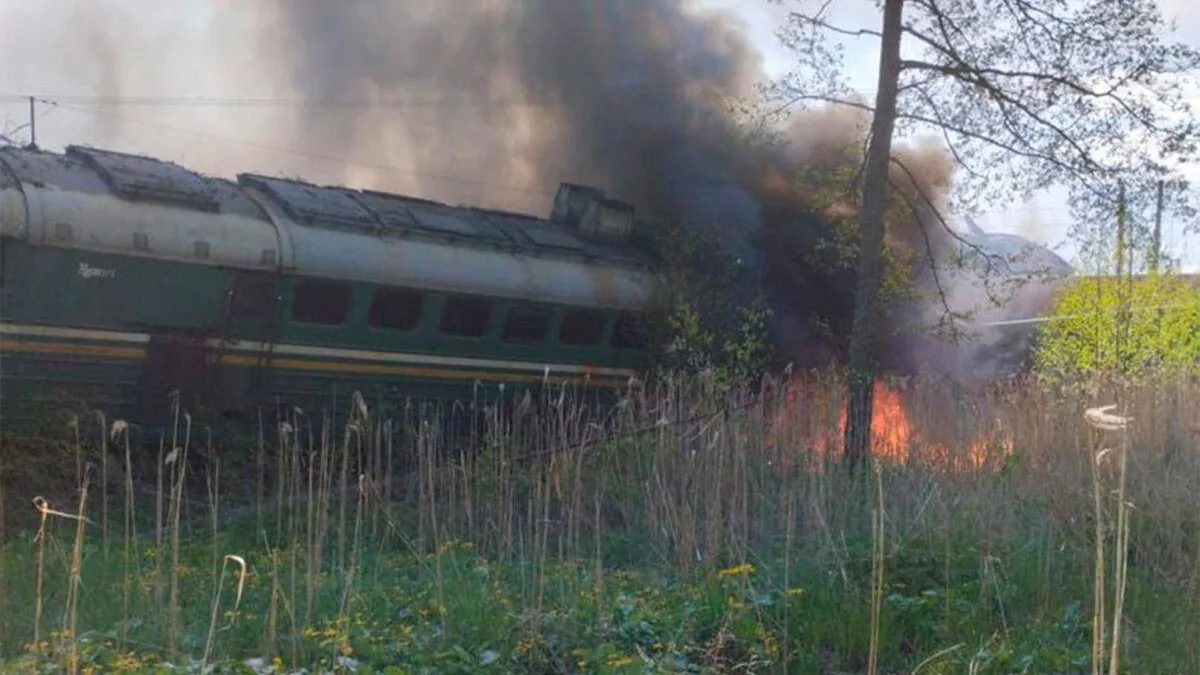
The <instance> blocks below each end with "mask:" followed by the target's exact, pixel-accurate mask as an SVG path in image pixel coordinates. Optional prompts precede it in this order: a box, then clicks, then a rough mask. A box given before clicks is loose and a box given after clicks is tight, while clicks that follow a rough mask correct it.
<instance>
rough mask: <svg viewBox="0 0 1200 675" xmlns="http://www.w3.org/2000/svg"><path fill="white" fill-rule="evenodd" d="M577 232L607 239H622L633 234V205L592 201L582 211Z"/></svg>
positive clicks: (601, 199)
mask: <svg viewBox="0 0 1200 675" xmlns="http://www.w3.org/2000/svg"><path fill="white" fill-rule="evenodd" d="M579 232H580V234H584V235H592V236H597V237H604V238H607V239H624V238H626V237H628V236H629V235H630V234H631V233H632V232H633V205H632V204H629V203H628V202H623V201H620V200H617V199H605V198H600V199H594V200H592V201H591V202H589V203H588V205H587V208H586V209H585V210H584V214H583V219H582V221H581V222H580V223H579Z"/></svg>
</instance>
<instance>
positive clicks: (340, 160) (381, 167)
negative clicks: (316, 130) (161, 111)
mask: <svg viewBox="0 0 1200 675" xmlns="http://www.w3.org/2000/svg"><path fill="white" fill-rule="evenodd" d="M36 100H37V101H38V103H42V104H45V105H49V106H54V107H55V108H58V109H60V110H68V111H71V112H74V113H79V114H83V115H94V116H99V117H106V118H109V119H114V120H118V121H121V122H125V123H128V124H137V125H141V126H146V127H151V128H156V129H162V130H164V131H171V132H175V133H180V134H186V135H190V136H195V137H197V138H205V139H208V140H211V141H217V142H220V143H228V144H230V145H236V146H242V147H246V148H254V149H257V150H263V151H266V152H275V153H279V154H284V155H292V156H295V157H303V158H306V159H315V160H321V161H326V162H332V163H335V164H341V165H343V166H353V167H358V168H363V169H371V170H375V171H387V172H390V173H399V174H408V175H412V176H417V177H420V178H429V179H433V180H440V181H446V182H451V183H459V184H462V185H473V186H477V187H483V188H489V189H495V190H505V191H508V192H517V193H523V194H529V195H537V196H539V197H543V198H549V197H550V194H549V193H547V192H544V191H541V190H531V189H529V188H524V187H519V186H516V185H504V184H500V183H492V182H488V181H481V180H476V179H471V178H463V177H460V176H450V175H446V174H438V173H430V172H428V171H419V170H417V169H406V168H401V167H398V166H392V165H389V164H375V163H367V162H359V161H353V160H349V159H346V158H345V157H335V156H332V155H325V154H321V153H313V152H304V151H301V150H295V149H291V148H282V147H279V146H275V145H268V144H265V143H259V142H256V141H250V140H246V139H239V138H230V137H227V136H221V135H217V134H212V133H208V132H206V131H199V130H196V129H186V128H183V127H176V126H172V125H168V124H162V123H159V122H151V121H148V120H141V119H136V118H131V117H126V116H125V115H116V114H113V113H109V112H106V111H101V110H89V109H86V108H79V107H75V106H73V105H67V104H64V103H61V102H59V101H56V100H51V99H42V98H39V99H36Z"/></svg>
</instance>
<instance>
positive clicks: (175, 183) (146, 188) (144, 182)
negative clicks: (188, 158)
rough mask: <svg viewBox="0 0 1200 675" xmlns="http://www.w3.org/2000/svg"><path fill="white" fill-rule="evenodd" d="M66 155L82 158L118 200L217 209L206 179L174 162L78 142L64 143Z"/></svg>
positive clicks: (213, 195) (219, 205)
mask: <svg viewBox="0 0 1200 675" xmlns="http://www.w3.org/2000/svg"><path fill="white" fill-rule="evenodd" d="M67 155H69V156H72V157H78V158H80V159H82V160H83V161H84V162H85V163H86V164H87V165H88V166H90V167H91V168H92V169H93V170H94V171H95V172H96V173H98V174H100V177H101V178H103V179H104V182H105V183H107V184H108V187H109V189H110V190H112V192H113V194H115V195H116V196H118V197H120V198H122V199H129V200H139V201H156V202H166V203H170V204H174V205H176V206H183V207H186V208H191V209H196V210H199V211H212V212H216V211H220V209H221V203H220V202H219V201H218V200H217V198H216V190H215V189H214V188H213V186H212V185H211V184H210V183H209V181H208V180H206V179H205V178H204V177H203V176H201V175H200V174H198V173H196V172H194V171H190V170H188V169H185V168H183V167H181V166H179V165H177V164H173V163H171V162H165V161H162V160H158V159H152V158H150V157H142V156H140V155H130V154H126V153H122V152H114V151H112V150H98V149H96V148H85V147H82V146H78V145H71V146H67Z"/></svg>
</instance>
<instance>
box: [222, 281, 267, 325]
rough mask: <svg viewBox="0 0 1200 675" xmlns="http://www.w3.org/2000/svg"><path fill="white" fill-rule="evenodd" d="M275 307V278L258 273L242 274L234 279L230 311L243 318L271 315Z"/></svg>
mask: <svg viewBox="0 0 1200 675" xmlns="http://www.w3.org/2000/svg"><path fill="white" fill-rule="evenodd" d="M274 307H275V279H274V278H273V277H268V276H263V275H257V274H240V275H238V276H237V277H236V278H235V279H234V280H233V297H232V299H231V303H230V306H229V313H230V314H232V315H233V316H234V317H237V318H241V319H258V318H265V317H267V316H270V314H271V310H272V309H274Z"/></svg>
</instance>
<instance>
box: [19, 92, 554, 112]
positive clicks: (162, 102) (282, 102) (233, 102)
mask: <svg viewBox="0 0 1200 675" xmlns="http://www.w3.org/2000/svg"><path fill="white" fill-rule="evenodd" d="M34 98H37V99H45V100H51V101H58V102H60V103H64V104H72V105H88V106H104V107H212V108H523V107H532V108H543V107H547V106H549V105H552V104H551V103H549V102H545V101H535V100H528V99H516V98H513V99H507V98H480V97H476V96H461V97H456V98H451V97H438V98H424V99H423V98H384V99H370V98H350V99H306V98H252V97H220V96H217V97H213V96H93V95H79V94H41V95H35V96H34ZM27 100H29V95H28V94H13V93H4V94H0V101H4V102H9V103H17V102H22V101H27Z"/></svg>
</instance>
